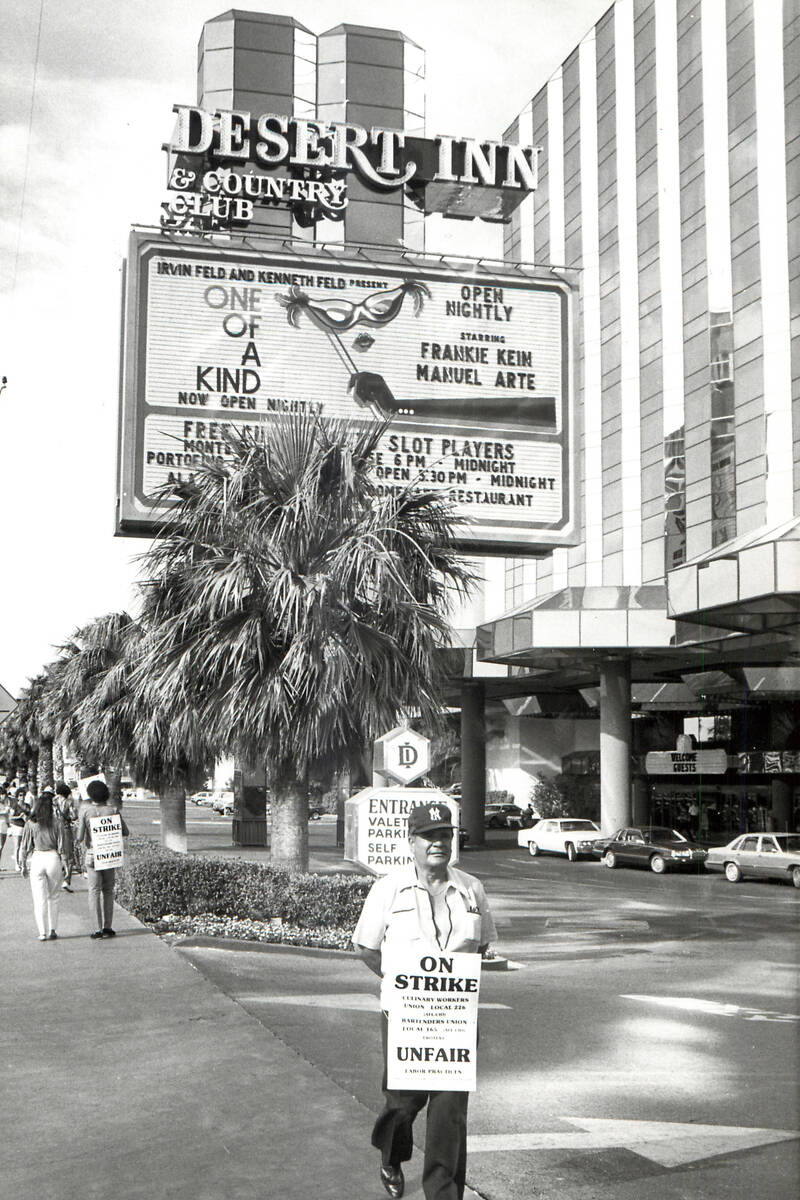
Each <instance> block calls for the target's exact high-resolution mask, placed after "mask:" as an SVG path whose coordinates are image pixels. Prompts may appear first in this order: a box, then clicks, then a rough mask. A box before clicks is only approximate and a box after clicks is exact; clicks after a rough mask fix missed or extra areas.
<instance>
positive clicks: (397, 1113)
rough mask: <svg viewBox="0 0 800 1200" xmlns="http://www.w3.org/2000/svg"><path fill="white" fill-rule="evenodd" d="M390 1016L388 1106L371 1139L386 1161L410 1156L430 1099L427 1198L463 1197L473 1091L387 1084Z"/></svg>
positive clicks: (453, 1199) (456, 1199)
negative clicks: (422, 1089)
mask: <svg viewBox="0 0 800 1200" xmlns="http://www.w3.org/2000/svg"><path fill="white" fill-rule="evenodd" d="M387 1026H388V1023H387V1020H386V1017H382V1026H381V1035H382V1041H383V1062H384V1067H383V1081H382V1083H381V1087H382V1088H383V1094H384V1108H383V1112H382V1113H381V1114H380V1116H379V1117H378V1119H377V1121H376V1122H375V1127H374V1128H373V1130H372V1144H373V1146H374V1147H375V1149H376V1150H380V1152H381V1162H382V1163H383V1165H384V1166H392V1167H399V1166H400V1164H401V1163H404V1162H408V1160H409V1159H410V1158H411V1152H412V1150H413V1148H414V1142H413V1133H412V1130H413V1124H414V1118H415V1117H416V1115H417V1113H418V1112H420V1111H421V1110H422V1109H423V1108H424V1107H425V1105H426V1104H427V1105H428V1127H427V1133H426V1135H425V1159H424V1162H423V1167H422V1190H423V1191H424V1193H425V1198H426V1200H462V1197H463V1195H464V1181H465V1178H466V1173H467V1103H468V1101H469V1092H394V1091H390V1090H389V1089H388V1087H387V1086H386V1078H387V1077H386V1033H387Z"/></svg>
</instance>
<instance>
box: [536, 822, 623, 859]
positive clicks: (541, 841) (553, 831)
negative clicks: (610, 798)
mask: <svg viewBox="0 0 800 1200" xmlns="http://www.w3.org/2000/svg"><path fill="white" fill-rule="evenodd" d="M602 836H603V835H602V833H601V832H600V827H599V826H598V825H595V823H594V821H584V820H582V819H581V818H579V817H544V818H542V820H540V821H537V822H536V824H535V825H531V827H530V829H520V831H519V833H518V834H517V843H518V845H520V846H527V847H528V852H529V853H530V854H533V855H536V854H540V853H546V854H566V856H567V858H568V859H569V861H570V862H575V860H576V858H578V857H579V856H580V855H581V854H591V852H592V843H593V842H595V841H597V839H598V838H601V837H602Z"/></svg>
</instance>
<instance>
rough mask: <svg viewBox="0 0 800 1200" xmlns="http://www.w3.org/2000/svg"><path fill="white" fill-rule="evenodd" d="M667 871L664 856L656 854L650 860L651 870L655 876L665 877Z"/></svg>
mask: <svg viewBox="0 0 800 1200" xmlns="http://www.w3.org/2000/svg"><path fill="white" fill-rule="evenodd" d="M666 869H667V864H666V863H665V862H664V856H663V854H654V855H653V857H652V858H651V859H650V870H651V871H652V872H653V873H654V874H655V875H663V874H664V872H665V871H666Z"/></svg>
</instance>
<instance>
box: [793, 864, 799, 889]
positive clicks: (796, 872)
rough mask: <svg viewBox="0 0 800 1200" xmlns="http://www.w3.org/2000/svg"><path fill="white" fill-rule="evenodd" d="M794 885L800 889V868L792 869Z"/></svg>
mask: <svg viewBox="0 0 800 1200" xmlns="http://www.w3.org/2000/svg"><path fill="white" fill-rule="evenodd" d="M792 884H793V885H794V887H796V888H800V867H792Z"/></svg>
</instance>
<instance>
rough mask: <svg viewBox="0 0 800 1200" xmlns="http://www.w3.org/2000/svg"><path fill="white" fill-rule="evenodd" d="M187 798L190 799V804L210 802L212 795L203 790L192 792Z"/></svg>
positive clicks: (212, 798)
mask: <svg viewBox="0 0 800 1200" xmlns="http://www.w3.org/2000/svg"><path fill="white" fill-rule="evenodd" d="M189 799H190V800H191V802H192V804H211V803H212V802H213V800H214V796H213V793H212V792H208V791H205V790H204V791H202V792H192V794H191V796H190V797H189Z"/></svg>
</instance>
